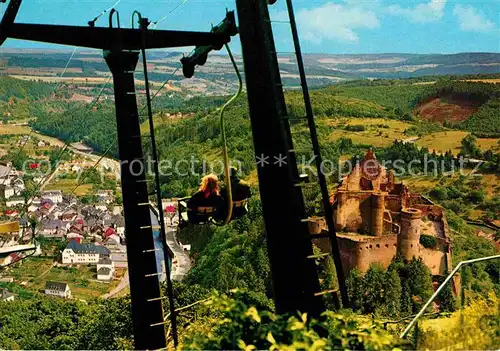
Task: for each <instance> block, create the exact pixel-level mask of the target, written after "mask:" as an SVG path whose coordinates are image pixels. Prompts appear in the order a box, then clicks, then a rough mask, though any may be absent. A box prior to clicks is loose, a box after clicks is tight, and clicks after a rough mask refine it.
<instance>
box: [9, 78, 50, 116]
mask: <svg viewBox="0 0 500 351" xmlns="http://www.w3.org/2000/svg"><path fill="white" fill-rule="evenodd" d="M53 91H54V88H53V86H51V85H50V84H46V83H39V82H26V81H22V80H19V79H14V78H10V77H2V76H0V110H1V111H2V115H3V121H4V122H8V121H9V120H19V119H25V118H29V117H31V106H32V105H34V104H36V103H37V102H39V101H41V100H44V99H46V98H48V97H49V96H50V95H51V94H52V93H53Z"/></svg>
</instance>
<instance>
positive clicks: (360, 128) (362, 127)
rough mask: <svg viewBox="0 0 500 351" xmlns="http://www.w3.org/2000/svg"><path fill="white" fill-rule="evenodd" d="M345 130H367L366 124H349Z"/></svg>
mask: <svg viewBox="0 0 500 351" xmlns="http://www.w3.org/2000/svg"><path fill="white" fill-rule="evenodd" d="M345 130H347V131H349V132H363V131H364V130H365V126H362V125H359V124H358V125H348V126H346V127H345Z"/></svg>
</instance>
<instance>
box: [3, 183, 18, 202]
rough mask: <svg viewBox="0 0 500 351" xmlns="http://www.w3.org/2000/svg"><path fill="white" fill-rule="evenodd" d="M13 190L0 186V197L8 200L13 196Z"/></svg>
mask: <svg viewBox="0 0 500 351" xmlns="http://www.w3.org/2000/svg"><path fill="white" fill-rule="evenodd" d="M15 193H16V192H15V190H14V188H13V187H11V186H10V185H5V184H0V196H1V197H3V198H5V199H10V198H11V197H12V196H14V195H15Z"/></svg>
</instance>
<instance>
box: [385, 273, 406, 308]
mask: <svg viewBox="0 0 500 351" xmlns="http://www.w3.org/2000/svg"><path fill="white" fill-rule="evenodd" d="M401 294H402V287H401V279H400V278H399V275H398V272H397V270H396V269H388V270H387V272H386V273H385V278H384V304H383V307H382V309H383V314H385V315H387V316H390V317H397V316H399V313H400V310H401Z"/></svg>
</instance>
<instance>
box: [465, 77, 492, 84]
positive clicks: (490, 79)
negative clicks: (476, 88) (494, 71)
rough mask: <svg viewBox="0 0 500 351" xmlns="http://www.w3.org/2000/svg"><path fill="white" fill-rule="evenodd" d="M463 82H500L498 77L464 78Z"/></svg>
mask: <svg viewBox="0 0 500 351" xmlns="http://www.w3.org/2000/svg"><path fill="white" fill-rule="evenodd" d="M465 82H480V83H492V84H498V83H500V79H497V78H489V79H488V78H487V79H466V80H465Z"/></svg>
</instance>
